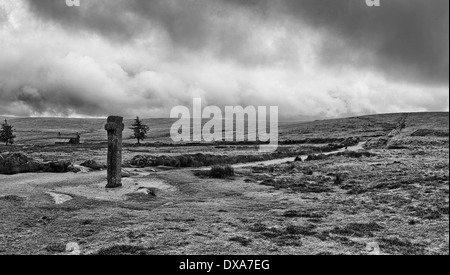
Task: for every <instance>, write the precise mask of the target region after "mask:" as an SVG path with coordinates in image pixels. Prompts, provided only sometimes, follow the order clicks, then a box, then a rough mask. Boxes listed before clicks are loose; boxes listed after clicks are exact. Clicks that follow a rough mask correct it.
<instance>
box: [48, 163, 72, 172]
mask: <svg viewBox="0 0 450 275" xmlns="http://www.w3.org/2000/svg"><path fill="white" fill-rule="evenodd" d="M71 169H73V166H72V163H70V162H69V161H57V162H49V163H44V164H43V165H42V172H46V173H67V172H71V171H72V170H71Z"/></svg>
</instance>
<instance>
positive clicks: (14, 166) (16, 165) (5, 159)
mask: <svg viewBox="0 0 450 275" xmlns="http://www.w3.org/2000/svg"><path fill="white" fill-rule="evenodd" d="M41 169H42V166H41V165H40V164H39V163H37V162H35V161H34V160H33V159H31V158H28V157H27V156H26V155H25V154H23V153H11V154H4V155H1V158H0V174H4V175H14V174H19V173H34V172H38V171H40V170H41Z"/></svg>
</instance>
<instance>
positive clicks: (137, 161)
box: [130, 155, 154, 168]
mask: <svg viewBox="0 0 450 275" xmlns="http://www.w3.org/2000/svg"><path fill="white" fill-rule="evenodd" d="M153 163H154V159H153V157H151V156H141V155H138V156H135V157H133V158H132V159H131V161H130V164H131V165H133V166H137V167H142V168H143V167H149V166H154V165H153Z"/></svg>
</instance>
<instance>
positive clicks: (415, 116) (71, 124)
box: [1, 112, 449, 144]
mask: <svg viewBox="0 0 450 275" xmlns="http://www.w3.org/2000/svg"><path fill="white" fill-rule="evenodd" d="M401 116H402V114H383V115H370V116H361V117H352V118H341V119H332V120H320V121H312V122H280V125H279V130H280V140H296V139H305V138H317V137H330V138H335V137H348V136H359V137H362V138H368V137H373V136H380V135H384V134H386V133H387V132H389V131H390V130H392V128H394V127H395V125H396V123H397V121H398V119H399V118H400V117H401ZM1 119H2V121H3V119H4V118H1ZM7 119H8V121H9V122H10V123H11V124H13V125H14V127H15V129H16V135H17V139H16V143H18V144H52V143H54V142H55V141H56V140H54V139H55V138H56V137H57V135H58V133H62V134H74V133H79V134H80V135H81V139H82V142H103V141H106V131H105V130H104V125H105V122H106V119H87V118H80V119H77V118H7ZM143 121H144V123H145V124H147V125H149V126H150V132H149V139H148V140H146V142H156V141H161V142H171V139H170V128H171V126H172V124H173V123H174V122H175V121H176V119H165V118H157V119H144V120H143ZM124 122H125V126H126V129H125V131H124V139H125V140H126V141H125V142H130V143H132V142H134V141H133V140H131V139H129V137H130V136H131V131H130V130H129V129H128V127H130V126H131V124H132V123H133V119H126V120H125V121H124ZM406 125H407V127H414V128H417V129H428V128H433V129H440V130H442V131H444V132H445V131H446V132H448V129H449V113H448V112H434V113H411V114H409V116H408V119H407V121H406Z"/></svg>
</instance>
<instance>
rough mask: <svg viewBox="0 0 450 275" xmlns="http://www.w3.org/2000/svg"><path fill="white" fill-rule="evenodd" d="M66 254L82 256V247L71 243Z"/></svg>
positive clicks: (67, 246)
mask: <svg viewBox="0 0 450 275" xmlns="http://www.w3.org/2000/svg"><path fill="white" fill-rule="evenodd" d="M66 252H67V253H68V255H80V254H81V249H80V245H79V244H77V243H75V242H70V243H68V244H67V245H66Z"/></svg>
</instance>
